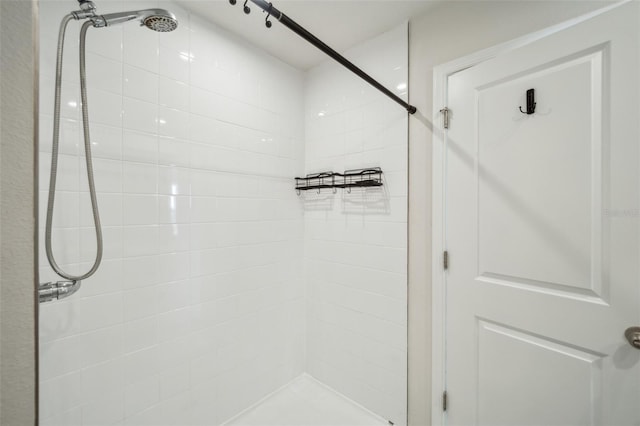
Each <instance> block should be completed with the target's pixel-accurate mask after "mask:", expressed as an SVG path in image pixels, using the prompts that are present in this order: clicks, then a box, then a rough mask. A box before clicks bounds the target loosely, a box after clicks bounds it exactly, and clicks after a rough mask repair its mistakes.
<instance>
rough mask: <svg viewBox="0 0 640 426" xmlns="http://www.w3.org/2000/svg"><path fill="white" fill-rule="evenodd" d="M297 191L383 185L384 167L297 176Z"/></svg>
mask: <svg viewBox="0 0 640 426" xmlns="http://www.w3.org/2000/svg"><path fill="white" fill-rule="evenodd" d="M295 179H296V191H297V192H298V194H300V191H308V190H312V189H316V190H318V191H320V190H321V189H325V188H333V189H334V191H335V189H336V188H347V189H349V190H350V189H351V188H370V187H376V186H382V185H383V182H382V169H381V168H380V167H370V168H367V169H355V170H346V171H345V172H344V173H336V172H321V173H313V174H308V175H307V176H305V177H297V178H295Z"/></svg>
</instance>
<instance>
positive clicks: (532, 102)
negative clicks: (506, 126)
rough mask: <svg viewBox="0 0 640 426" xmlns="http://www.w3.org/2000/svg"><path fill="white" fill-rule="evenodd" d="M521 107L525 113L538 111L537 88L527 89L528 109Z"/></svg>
mask: <svg viewBox="0 0 640 426" xmlns="http://www.w3.org/2000/svg"><path fill="white" fill-rule="evenodd" d="M519 108H520V112H521V113H523V114H527V115H531V114H533V113H534V112H536V91H535V89H529V90H527V110H526V111H523V110H522V107H519Z"/></svg>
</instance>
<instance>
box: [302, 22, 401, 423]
mask: <svg viewBox="0 0 640 426" xmlns="http://www.w3.org/2000/svg"><path fill="white" fill-rule="evenodd" d="M407 52H408V46H407V26H406V25H402V26H401V27H399V28H396V29H394V30H392V31H390V32H387V33H385V34H383V35H381V36H379V37H376V38H374V39H372V40H370V41H367V42H365V43H363V44H360V45H358V46H357V47H356V48H354V49H351V50H349V51H348V52H346V54H345V56H346V57H347V58H349V59H350V60H352V61H353V62H354V63H356V64H358V66H360V67H361V68H362V69H364V70H366V71H367V72H368V73H370V74H371V75H372V76H373V77H374V78H376V79H378V80H379V81H380V82H381V83H383V84H384V85H385V86H387V87H389V88H391V89H392V90H394V91H396V92H397V93H398V94H399V95H401V96H403V97H405V98H406V91H407V90H406V84H407V67H408V56H407V54H408V53H407ZM305 111H306V120H305V122H306V161H305V168H306V172H307V173H314V172H321V171H328V170H332V171H335V172H343V171H344V170H348V169H358V168H363V167H373V166H379V167H381V168H382V170H383V171H384V179H385V182H384V183H385V185H384V186H383V187H381V188H375V189H353V190H352V191H351V193H347V191H346V190H338V192H337V193H336V194H333V193H332V192H331V191H330V190H323V191H322V192H321V193H320V194H317V193H315V192H313V191H308V192H304V193H303V194H302V195H301V202H302V203H303V204H304V207H305V254H306V262H305V263H306V277H307V289H308V290H307V291H308V296H307V297H308V314H307V318H308V320H307V321H308V332H307V369H308V372H309V373H310V374H311V375H313V376H315V377H316V378H317V379H319V380H321V381H323V382H324V383H326V384H328V385H329V386H331V387H333V388H334V389H336V390H338V391H339V392H342V393H343V394H344V395H346V396H348V397H349V398H351V399H353V400H354V401H356V402H357V403H359V404H361V405H363V406H364V407H366V408H368V409H369V410H371V411H373V412H375V413H376V414H379V415H380V416H382V417H384V418H385V419H387V420H390V421H392V422H393V423H395V424H398V425H401V424H405V423H406V382H407V368H406V355H407V353H406V346H407V345H406V329H407V313H406V304H407V277H406V264H407V263H406V262H407V249H406V244H407V235H406V227H407V113H406V111H405V110H404V109H403V108H402V107H401V106H399V105H397V104H395V103H394V102H393V101H391V100H389V99H388V98H387V97H385V96H384V95H382V94H380V93H379V92H378V91H377V90H376V89H374V88H372V87H370V86H369V85H368V84H367V83H365V82H363V81H362V80H360V79H359V78H358V77H356V76H354V75H353V74H351V73H350V72H348V71H346V70H344V69H343V68H342V67H341V66H340V65H338V64H336V63H335V62H333V61H327V62H325V63H324V64H322V65H320V66H318V67H316V68H314V69H312V70H310V71H309V73H308V76H307V86H306V107H305Z"/></svg>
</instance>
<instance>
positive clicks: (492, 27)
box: [409, 0, 607, 426]
mask: <svg viewBox="0 0 640 426" xmlns="http://www.w3.org/2000/svg"><path fill="white" fill-rule="evenodd" d="M606 3H607V2H601V1H580V0H578V1H452V2H445V3H443V4H441V5H440V6H438V7H436V8H434V9H431V10H429V12H428V13H427V14H425V15H424V16H422V17H417V18H414V19H412V20H411V22H410V58H411V60H410V64H411V65H410V69H409V75H410V80H409V81H410V84H409V87H410V93H409V95H410V100H411V103H412V104H413V105H415V106H416V107H417V108H418V113H416V114H415V115H414V116H412V117H411V119H410V121H409V180H410V185H409V236H410V237H409V372H410V373H409V423H410V424H411V425H414V426H418V425H428V424H430V421H431V420H430V419H431V401H432V397H431V381H430V377H431V338H430V335H431V303H432V301H431V268H432V265H431V262H430V259H431V226H432V223H431V209H432V205H431V172H432V168H431V161H432V159H431V141H432V134H431V129H432V125H431V122H432V117H433V68H434V67H435V66H437V65H439V64H442V63H445V62H449V61H452V60H454V59H456V58H459V57H462V56H464V55H468V54H471V53H473V52H476V51H478V50H481V49H484V48H487V47H491V46H494V45H497V44H499V43H502V42H506V41H509V40H512V39H514V38H516V37H519V36H522V35H525V34H528V33H530V32H533V31H536V30H539V29H543V28H546V27H548V26H551V25H553V24H556V23H559V22H562V21H565V20H568V19H570V18H572V17H576V16H579V15H581V14H584V13H586V12H588V11H591V10H595V9H597V8H599V7H601V6H603V5H604V4H606ZM433 226H435V224H434V225H433ZM433 267H439V265H434V266H433ZM434 401H435V403H434V406H436V407H437V409H439V395H437V396H436V397H435V398H434Z"/></svg>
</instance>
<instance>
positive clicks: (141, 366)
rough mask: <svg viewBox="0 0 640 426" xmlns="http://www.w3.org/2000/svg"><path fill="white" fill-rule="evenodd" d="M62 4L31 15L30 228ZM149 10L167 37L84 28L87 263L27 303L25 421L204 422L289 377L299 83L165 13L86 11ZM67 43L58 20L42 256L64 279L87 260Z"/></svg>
mask: <svg viewBox="0 0 640 426" xmlns="http://www.w3.org/2000/svg"><path fill="white" fill-rule="evenodd" d="M74 3H75V2H69V1H64V2H52V1H45V2H42V5H41V6H42V11H41V19H42V34H41V39H40V40H41V51H42V73H41V83H42V97H41V102H42V111H41V112H42V113H41V116H40V119H41V124H42V128H41V152H40V159H41V168H40V184H41V192H40V198H41V202H42V206H41V209H40V212H41V219H40V220H41V222H40V223H41V225H44V212H45V206H46V189H47V187H48V173H49V167H50V164H49V161H50V149H51V123H52V96H53V76H54V60H55V57H54V49H55V39H56V34H57V27H58V24H59V21H60V18H61V16H62V14H63V13H66V11H68V8H69V7H73V6H75V5H74ZM158 5H160V6H161V7H164V8H166V9H170V10H172V11H173V12H174V13H176V14H177V15H178V18H179V20H180V26H179V28H178V30H176V31H175V32H172V33H166V34H165V33H162V34H158V33H155V32H152V31H149V30H147V29H146V28H140V26H139V25H138V24H137V23H129V24H127V25H122V26H117V27H112V28H106V29H93V28H92V29H90V30H89V37H88V50H89V53H88V55H87V61H88V65H87V68H88V82H89V102H88V105H89V111H90V116H91V123H92V128H91V131H92V137H93V145H92V148H93V152H94V158H95V161H94V166H95V170H96V183H97V187H98V192H99V197H98V198H99V204H100V210H101V214H102V222H103V230H104V240H105V255H104V260H103V263H102V266H101V268H100V270H99V271H98V273H97V274H96V275H95V277H92V278H90V279H87V280H86V281H85V282H84V283H83V287H82V289H81V290H80V292H79V293H77V294H76V295H74V297H72V298H70V299H68V300H65V301H59V302H55V303H50V304H46V305H42V306H41V319H40V332H41V351H40V362H41V364H40V365H41V382H40V386H41V388H40V390H41V393H40V395H41V402H40V407H41V417H42V424H43V425H48V424H60V425H67V426H68V425H76V424H83V425H96V424H131V425H140V424H185V423H188V422H193V423H194V424H219V423H220V422H222V421H224V420H225V419H228V418H229V417H231V416H232V415H234V414H236V413H238V412H239V411H240V410H242V409H244V408H246V407H248V406H249V405H250V404H252V403H253V402H256V401H257V400H259V399H260V398H261V397H263V396H265V395H266V394H267V393H269V392H271V391H273V390H275V389H276V388H278V387H279V386H281V385H283V384H285V383H286V382H287V381H289V380H290V379H292V378H294V377H295V376H297V375H298V374H300V373H302V372H303V369H304V350H305V348H304V308H305V306H304V304H305V302H304V297H303V296H304V287H303V281H302V277H301V274H300V273H299V271H300V270H301V267H300V265H301V263H302V257H301V252H302V233H303V226H302V208H301V204H300V203H299V200H298V199H297V197H296V195H295V191H293V190H292V177H293V176H295V175H297V174H301V173H302V164H303V160H302V159H303V155H304V152H303V151H304V150H303V141H302V137H303V124H302V113H301V111H302V108H303V75H302V73H301V72H299V71H297V70H295V69H292V68H291V67H289V66H287V65H284V64H282V63H281V62H279V61H277V60H275V59H273V58H271V57H269V56H267V55H265V54H263V53H261V51H260V50H258V49H256V48H254V47H252V46H250V45H247V44H246V43H244V42H243V41H241V40H240V39H239V38H238V37H236V36H233V35H230V34H227V33H226V32H224V31H222V30H220V29H218V28H217V27H215V26H213V25H211V24H209V23H207V22H205V21H202V20H200V19H198V18H196V17H194V16H189V14H187V13H185V12H184V11H183V10H181V9H180V8H179V7H177V6H176V5H175V4H173V3H171V2H165V1H161V2H146V3H145V2H131V1H126V2H124V1H113V2H102V3H100V4H99V6H101V7H102V9H101V10H100V12H102V13H106V12H110V11H119V10H131V9H138V8H148V7H157V6H158ZM77 34H78V24H77V23H73V25H70V29H69V31H68V36H67V39H68V40H69V41H70V43H69V45H68V48H67V52H66V59H67V60H68V61H67V62H66V63H65V77H64V86H65V89H64V91H63V97H62V103H63V109H62V111H63V120H64V121H63V126H62V129H63V130H62V137H63V139H62V140H63V141H62V144H61V147H62V148H61V150H62V154H61V158H60V177H59V180H58V191H59V192H58V197H57V203H56V215H55V232H54V239H55V245H54V246H55V252H56V253H57V256H58V260H59V261H60V263H62V264H64V265H65V268H66V269H67V270H70V271H74V272H80V271H83V270H86V269H87V268H88V266H89V265H90V262H92V260H93V256H94V251H95V242H94V237H93V230H92V227H91V223H92V222H91V216H90V214H89V212H90V209H89V200H88V194H87V184H86V178H85V174H84V165H83V157H82V156H81V155H80V154H81V153H82V148H81V142H82V138H81V136H80V133H81V132H80V129H81V127H80V122H79V118H80V115H79V114H80V111H79V105H80V101H79V99H78V93H79V91H78V78H77V71H76V70H77V65H76V64H77V54H76V53H74V51H77V49H76V45H77V43H76V42H75V40H77ZM282 94H286V96H282ZM40 234H41V237H42V234H43V229H40ZM42 246H44V244H42ZM40 265H41V268H42V271H41V274H42V280H47V279H48V280H53V279H56V277H55V276H54V275H53V274H52V272H51V270H50V269H49V267H48V264H47V261H46V258H45V256H44V255H43V250H41V254H40Z"/></svg>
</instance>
